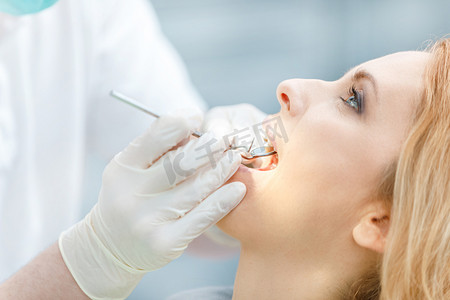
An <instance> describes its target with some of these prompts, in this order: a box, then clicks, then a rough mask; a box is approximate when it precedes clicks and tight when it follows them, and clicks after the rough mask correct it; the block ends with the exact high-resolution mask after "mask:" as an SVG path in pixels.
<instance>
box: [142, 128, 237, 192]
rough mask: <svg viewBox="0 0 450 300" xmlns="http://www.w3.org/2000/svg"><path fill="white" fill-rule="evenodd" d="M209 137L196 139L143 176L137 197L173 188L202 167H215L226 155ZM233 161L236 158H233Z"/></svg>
mask: <svg viewBox="0 0 450 300" xmlns="http://www.w3.org/2000/svg"><path fill="white" fill-rule="evenodd" d="M225 150H226V148H225V147H224V145H223V144H222V143H219V142H218V140H217V139H216V138H215V136H214V135H213V134H212V133H210V132H209V133H205V134H204V135H202V136H201V137H200V138H198V139H193V140H191V141H189V142H188V143H187V144H186V145H184V146H181V147H179V148H178V149H176V150H173V151H170V152H169V153H167V154H166V155H164V156H163V157H162V158H161V159H160V160H158V161H157V162H156V163H155V164H154V165H153V166H152V167H151V168H150V169H148V170H146V171H145V172H144V173H145V174H143V176H145V178H146V179H145V186H143V187H142V189H140V192H141V193H147V194H154V193H159V192H163V191H165V190H167V189H170V188H173V187H175V186H176V185H177V184H179V183H180V182H182V181H184V180H186V179H187V178H189V177H190V176H193V175H194V174H196V172H197V171H199V170H200V169H201V168H203V167H207V166H212V167H213V168H215V167H216V165H217V163H218V161H219V160H220V159H221V158H222V157H224V156H228V155H230V154H228V153H225ZM235 159H236V157H235Z"/></svg>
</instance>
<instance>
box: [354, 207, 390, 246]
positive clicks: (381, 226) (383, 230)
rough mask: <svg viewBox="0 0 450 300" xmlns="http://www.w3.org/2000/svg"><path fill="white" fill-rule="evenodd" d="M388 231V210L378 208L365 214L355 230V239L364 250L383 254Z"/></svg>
mask: <svg viewBox="0 0 450 300" xmlns="http://www.w3.org/2000/svg"><path fill="white" fill-rule="evenodd" d="M388 231H389V214H388V212H387V211H386V209H384V208H382V207H377V208H376V209H374V210H372V211H370V212H369V213H367V214H365V215H364V216H363V217H362V218H361V220H360V222H359V223H358V224H357V225H356V226H355V228H353V239H354V240H355V242H356V243H357V244H358V245H359V246H361V247H363V248H367V249H369V250H372V251H375V252H378V253H383V252H384V246H385V244H386V236H387V233H388Z"/></svg>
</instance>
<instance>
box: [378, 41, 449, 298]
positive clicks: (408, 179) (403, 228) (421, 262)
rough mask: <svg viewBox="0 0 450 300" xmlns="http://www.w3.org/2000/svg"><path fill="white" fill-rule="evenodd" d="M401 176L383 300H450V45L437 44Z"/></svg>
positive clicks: (400, 165)
mask: <svg viewBox="0 0 450 300" xmlns="http://www.w3.org/2000/svg"><path fill="white" fill-rule="evenodd" d="M429 52H430V53H431V59H430V62H429V63H428V65H427V68H426V71H425V74H424V86H425V89H424V95H423V100H422V102H421V103H420V104H419V106H418V109H417V113H416V117H415V121H414V124H413V127H412V129H411V131H410V134H409V136H408V138H407V139H406V141H405V143H404V145H403V149H402V151H401V154H400V157H399V159H398V162H397V168H396V172H395V176H394V178H395V182H394V185H393V197H392V208H391V224H390V229H389V234H388V239H387V240H388V242H387V246H386V251H385V253H384V255H383V262H382V266H381V273H380V275H381V295H380V299H382V300H388V299H389V300H396V299H429V300H436V299H450V39H443V40H440V41H438V42H437V43H435V44H434V45H433V46H432V47H431V48H430V49H429Z"/></svg>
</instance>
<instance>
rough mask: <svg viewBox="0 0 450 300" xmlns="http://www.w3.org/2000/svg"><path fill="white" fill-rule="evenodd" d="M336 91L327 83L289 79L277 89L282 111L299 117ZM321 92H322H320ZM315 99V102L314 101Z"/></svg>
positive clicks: (315, 80)
mask: <svg viewBox="0 0 450 300" xmlns="http://www.w3.org/2000/svg"><path fill="white" fill-rule="evenodd" d="M333 90H334V89H333V88H332V86H331V85H330V83H327V82H326V81H322V80H317V79H289V80H285V81H283V82H281V83H280V84H279V85H278V88H277V98H278V102H280V104H281V111H282V112H283V111H285V112H288V113H289V114H290V115H292V116H299V115H302V114H304V113H305V111H306V110H307V109H308V108H309V107H310V106H311V105H312V104H313V103H320V102H321V99H328V98H329V97H330V95H331V94H330V93H331V92H332V91H333ZM319 91H320V92H319ZM313 99H314V101H313Z"/></svg>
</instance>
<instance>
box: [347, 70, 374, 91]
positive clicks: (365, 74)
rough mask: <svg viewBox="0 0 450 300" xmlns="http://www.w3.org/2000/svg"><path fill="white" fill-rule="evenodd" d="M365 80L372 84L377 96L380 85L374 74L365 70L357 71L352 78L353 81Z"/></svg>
mask: <svg viewBox="0 0 450 300" xmlns="http://www.w3.org/2000/svg"><path fill="white" fill-rule="evenodd" d="M363 79H366V80H368V81H369V82H370V83H371V84H372V86H373V89H374V91H375V96H377V94H378V93H377V91H378V84H377V81H376V79H375V77H373V75H372V74H370V73H369V72H367V71H366V70H364V69H358V70H356V72H355V74H353V76H352V81H360V80H363Z"/></svg>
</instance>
